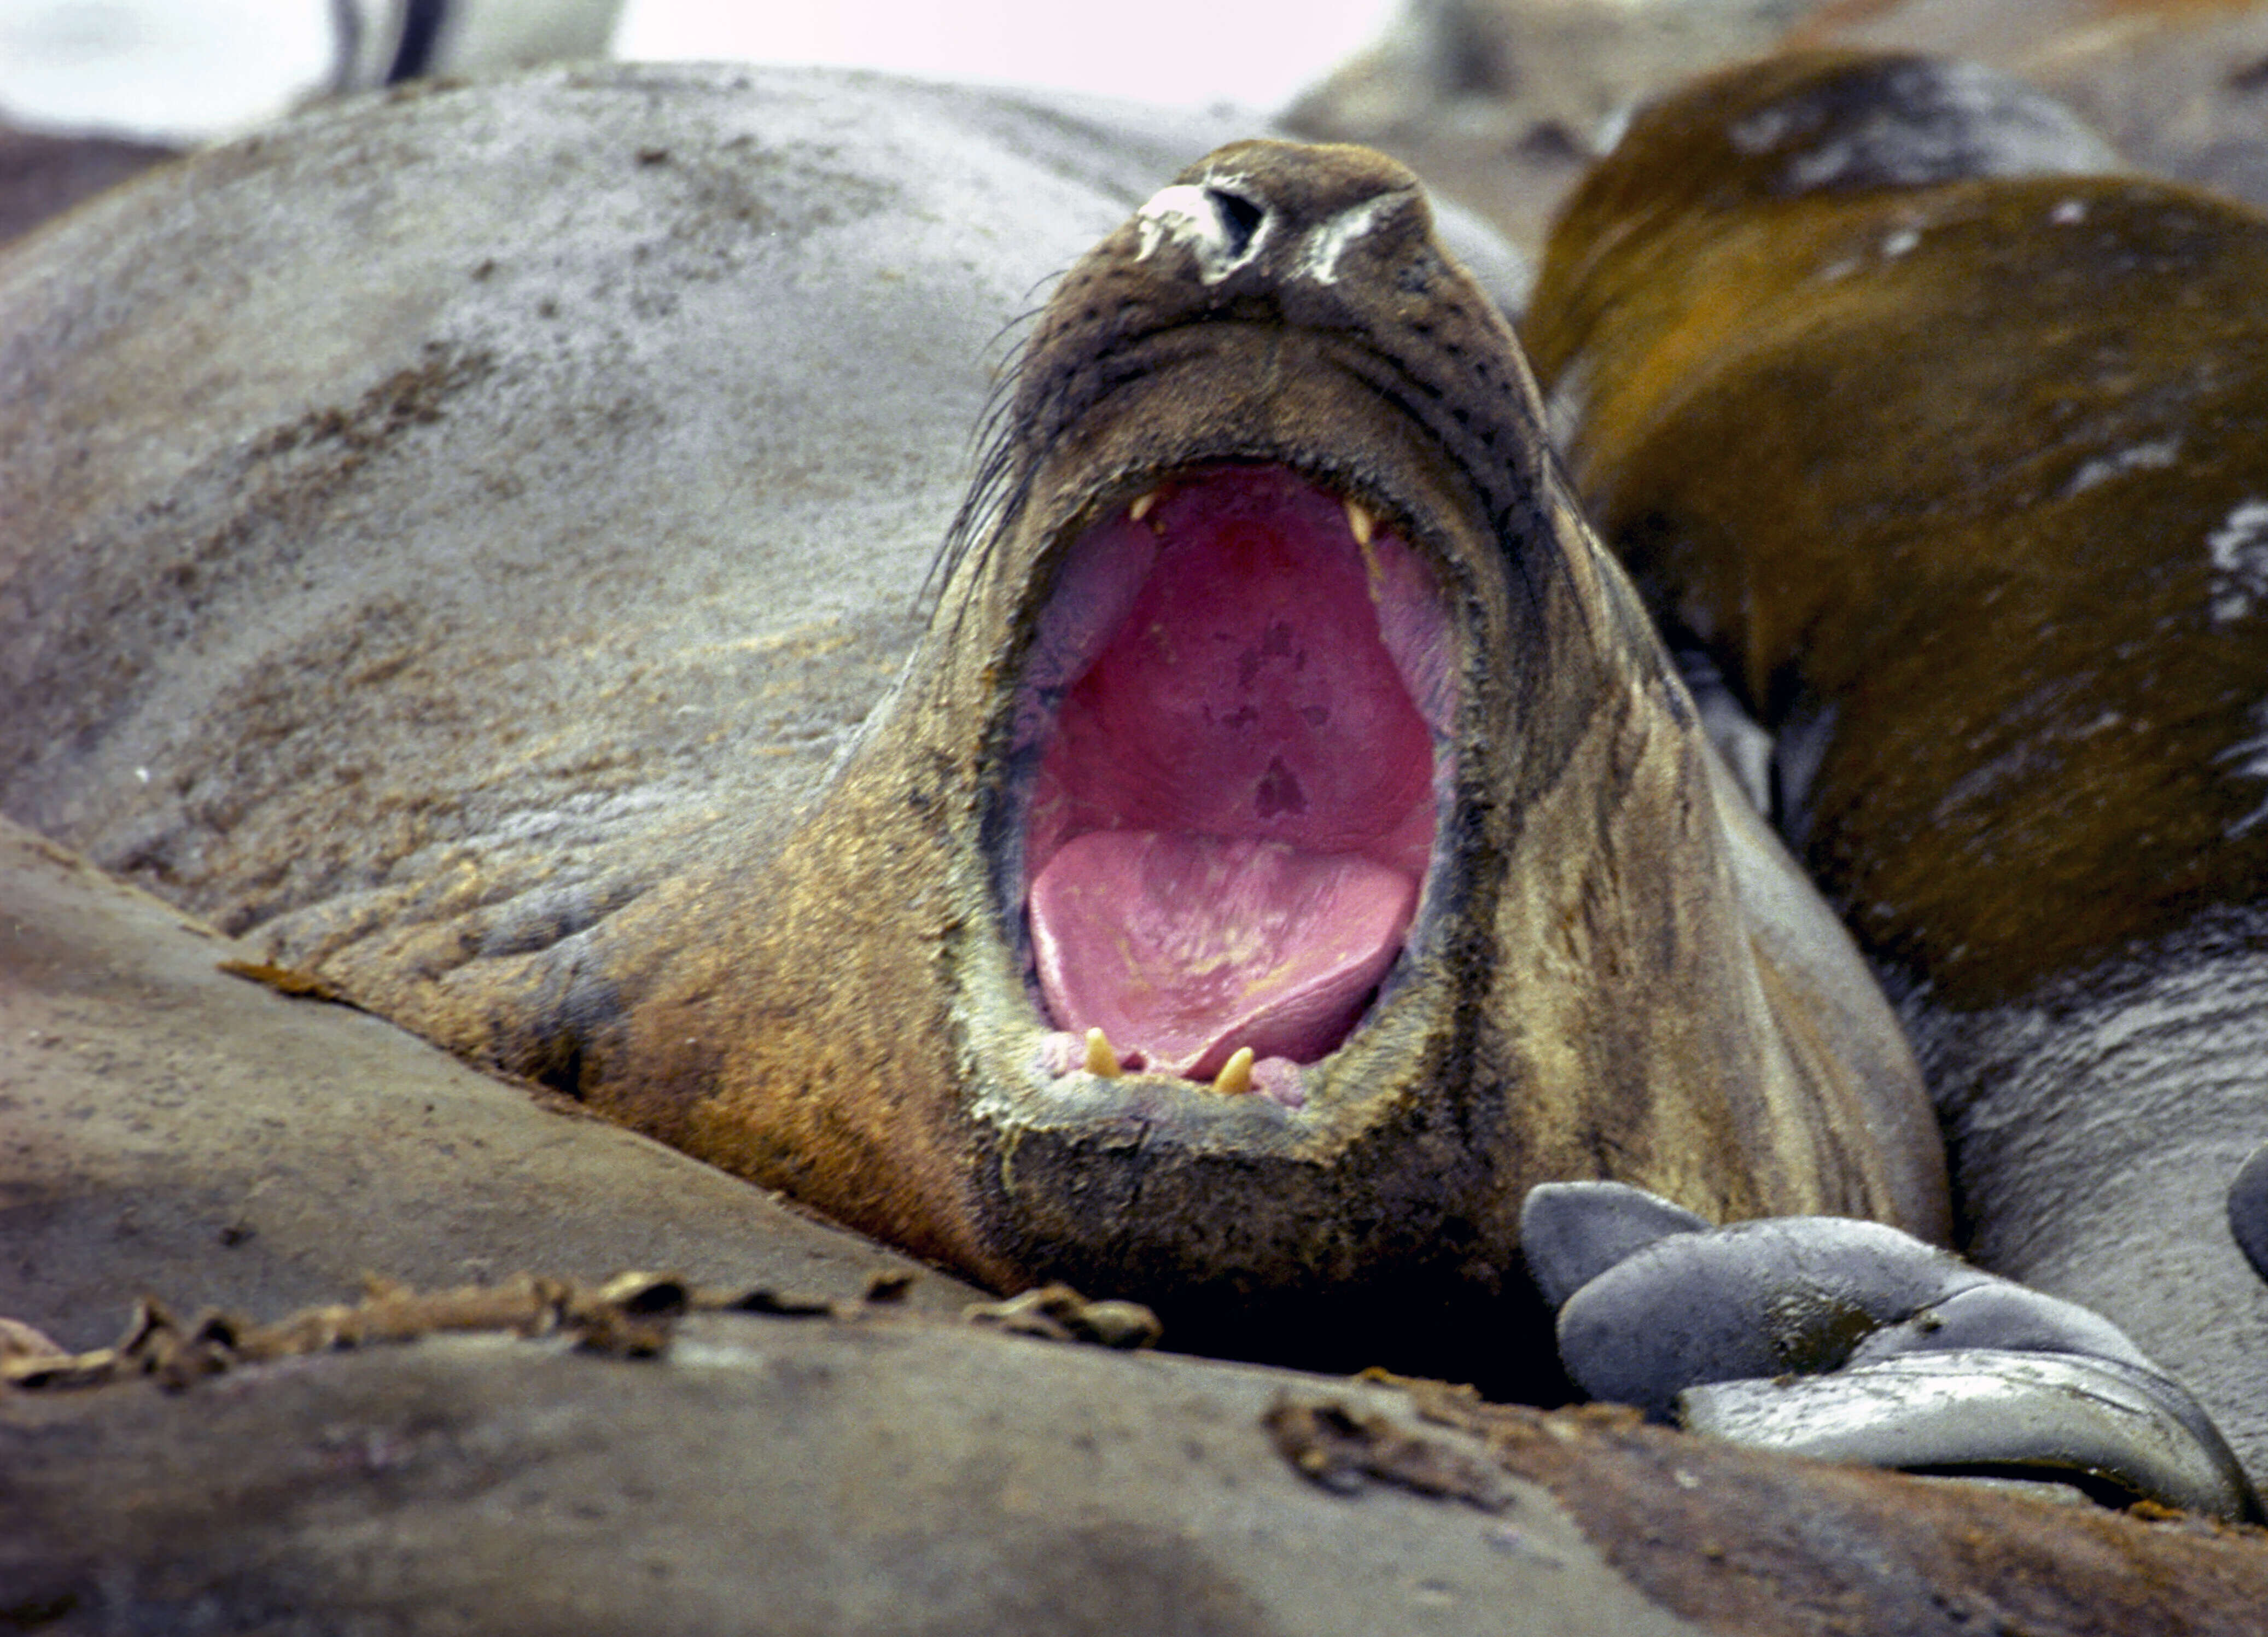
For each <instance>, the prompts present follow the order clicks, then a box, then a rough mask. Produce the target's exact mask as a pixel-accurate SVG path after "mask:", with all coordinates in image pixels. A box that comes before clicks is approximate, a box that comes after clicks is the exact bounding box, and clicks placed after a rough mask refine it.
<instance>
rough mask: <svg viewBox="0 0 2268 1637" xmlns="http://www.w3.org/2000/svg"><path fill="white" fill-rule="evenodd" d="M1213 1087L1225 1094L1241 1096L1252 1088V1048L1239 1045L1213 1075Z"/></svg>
mask: <svg viewBox="0 0 2268 1637" xmlns="http://www.w3.org/2000/svg"><path fill="white" fill-rule="evenodd" d="M1212 1088H1213V1089H1214V1090H1215V1091H1217V1092H1219V1093H1221V1094H1222V1095H1224V1096H1230V1097H1235V1096H1241V1095H1243V1094H1244V1093H1246V1092H1248V1091H1250V1090H1251V1089H1252V1048H1251V1047H1249V1046H1239V1047H1238V1048H1237V1049H1236V1050H1235V1051H1233V1052H1231V1053H1229V1058H1228V1061H1227V1062H1226V1063H1224V1064H1222V1065H1221V1066H1220V1073H1218V1074H1216V1075H1214V1076H1213V1081H1212Z"/></svg>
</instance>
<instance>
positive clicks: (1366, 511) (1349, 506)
mask: <svg viewBox="0 0 2268 1637" xmlns="http://www.w3.org/2000/svg"><path fill="white" fill-rule="evenodd" d="M1342 504H1343V505H1344V506H1345V507H1346V519H1347V527H1348V529H1349V530H1350V531H1351V533H1352V534H1353V535H1354V543H1355V544H1357V545H1358V546H1366V545H1368V544H1369V543H1370V537H1371V535H1373V534H1375V533H1376V532H1377V531H1378V520H1377V519H1376V518H1375V517H1373V516H1372V515H1371V511H1370V508H1369V507H1368V506H1366V505H1363V503H1362V502H1361V501H1359V500H1348V501H1344V502H1342Z"/></svg>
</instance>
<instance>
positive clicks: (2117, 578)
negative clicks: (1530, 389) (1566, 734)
mask: <svg viewBox="0 0 2268 1637" xmlns="http://www.w3.org/2000/svg"><path fill="white" fill-rule="evenodd" d="M2264 280H2268V222H2264V221H2263V220H2262V218H2260V217H2258V216H2257V215H2256V214H2255V213H2253V212H2252V211H2251V210H2248V209H2245V208H2242V207H2240V206H2237V205H2235V204H2232V203H2228V202H2227V201H2224V200H2222V199H2220V198H2216V197H2213V196H2211V195H2205V194H2201V193H2198V192H2194V191H2191V190H2189V189H2186V188H2181V187H2177V186H2174V185H2169V184H2163V183H2160V182H2155V181H2146V180H2143V179H2140V178H2139V177H2135V176H2132V175H2130V174H2125V173H2122V172H2121V171H2120V170H2119V169H2118V168H2117V161H2116V159H2115V158H2114V157H2113V156H2111V155H2110V154H2109V152H2108V151H2107V150H2106V149H2104V148H2103V146H2102V144H2101V143H2100V142H2099V141H2097V140H2096V139H2095V138H2094V137H2092V136H2089V135H2088V133H2087V132H2086V131H2085V130H2084V129H2081V128H2080V127H2079V126H2078V124H2077V122H2075V121H2074V120H2073V119H2072V118H2071V117H2070V116H2069V115H2067V114H2064V113H2062V112H2061V111H2060V110H2059V109H2058V108H2057V107H2055V106H2054V105H2053V104H2051V103H2049V102H2047V101H2046V100H2045V99H2044V98H2043V97H2042V96H2040V95H2039V94H2038V93H2036V92H2029V91H2027V90H2025V89H2023V88H2021V87H2020V86H2017V85H2014V84H2012V83H2010V82H2007V81H2000V80H1996V79H1994V78H1993V77H1990V76H1988V75H1986V74H1985V73H1984V72H1983V71H1982V70H1975V69H1970V68H1964V67H1960V66H1955V65H1945V64H1939V63H1931V62H1929V61H1926V60H1924V59H1917V58H1911V57H1888V58H1884V57H1871V56H1855V55H1800V56H1792V57H1788V58H1783V59H1777V60H1772V61H1769V62H1766V63H1763V64H1760V65H1756V66H1753V67H1750V68H1747V69H1743V70H1735V71H1732V72H1729V73H1727V74H1725V75H1721V76H1719V77H1712V78H1710V79H1707V80H1704V81H1702V82H1699V83H1697V84H1696V85H1693V86H1692V87H1690V88H1689V89H1687V90H1686V91H1684V92H1681V93H1679V94H1676V95H1675V96H1673V97H1670V98H1668V99H1666V100H1663V101H1661V102H1660V103H1658V104H1656V105H1655V106H1653V107H1651V108H1650V109H1648V110H1646V111H1645V112H1643V113H1642V114H1640V115H1639V116H1638V119H1637V120H1636V121H1635V122H1634V123H1633V124H1632V126H1631V130H1630V132H1629V134H1628V135H1627V136H1625V137H1624V141H1623V143H1622V144H1621V145H1620V147H1618V148H1617V150H1616V152H1615V153H1614V155H1613V156H1611V157H1610V158H1609V159H1608V160H1607V161H1605V162H1604V163H1602V165H1601V166H1599V167H1598V168H1597V169H1596V170H1595V171H1594V172H1593V173H1591V174H1590V175H1589V176H1588V177H1587V179H1586V181H1584V182H1583V184H1582V185H1581V186H1580V188H1579V189H1578V190H1577V191H1576V193H1575V194H1574V195H1572V197H1571V199H1570V201H1569V203H1568V205H1567V208H1566V210H1565V215H1564V216H1563V217H1562V218H1561V219H1560V222H1559V224H1558V225H1557V229H1556V231H1555V233H1554V237H1553V240H1552V242H1551V250H1550V258H1549V261H1548V264H1547V266H1546V268H1545V269H1544V272H1543V276H1542V281H1541V284H1540V285H1539V290H1538V295H1537V299H1536V302H1535V307H1534V308H1533V311H1532V316H1531V318H1530V321H1529V324H1528V332H1527V334H1528V341H1529V343H1530V344H1531V346H1532V348H1533V349H1534V356H1535V359H1536V363H1537V368H1538V372H1539V374H1540V375H1541V377H1542V378H1543V380H1544V381H1546V382H1547V383H1548V384H1549V387H1550V392H1551V395H1552V401H1553V403H1554V409H1555V414H1556V415H1557V418H1558V421H1559V424H1560V425H1561V427H1562V428H1563V430H1564V431H1565V435H1566V438H1567V448H1568V452H1569V453H1568V458H1569V461H1570V466H1571V469H1572V473H1573V476H1574V477H1575V480H1576V482H1577V483H1578V485H1579V486H1580V489H1581V490H1582V492H1583V493H1584V495H1585V497H1586V498H1587V503H1588V504H1589V505H1590V506H1591V507H1592V508H1593V510H1594V515H1595V516H1596V517H1597V518H1598V520H1600V522H1601V525H1602V528H1603V529H1604V531H1605V532H1606V533H1607V534H1608V535H1609V537H1610V538H1611V539H1612V540H1613V541H1614V542H1615V543H1616V548H1617V549H1619V550H1620V551H1621V552H1622V554H1623V555H1624V559H1625V561H1626V562H1627V564H1629V565H1630V567H1631V570H1632V571H1633V573H1634V575H1635V577H1636V579H1638V583H1639V584H1640V585H1641V586H1643V587H1644V588H1645V591H1646V595H1647V597H1648V599H1649V601H1650V603H1651V605H1652V606H1653V608H1654V609H1655V611H1656V612H1657V614H1658V616H1660V617H1661V618H1662V619H1663V620H1664V621H1665V623H1667V624H1668V626H1670V627H1671V628H1672V630H1673V633H1674V634H1673V640H1674V641H1676V642H1680V643H1686V644H1690V645H1694V646H1697V647H1699V648H1702V649H1705V650H1706V651H1707V652H1708V653H1709V654H1710V655H1711V656H1712V659H1713V660H1714V662H1715V664H1716V666H1717V667H1718V668H1719V670H1720V671H1721V672H1722V674H1723V675H1724V676H1725V678H1726V680H1727V682H1728V683H1729V685H1730V686H1731V687H1732V689H1734V692H1735V693H1736V694H1737V695H1738V696H1739V697H1740V698H1741V700H1742V702H1743V703H1744V704H1746V705H1747V706H1748V707H1749V710H1750V711H1752V712H1754V713H1755V714H1756V717H1757V718H1758V719H1760V720H1761V721H1762V723H1763V724H1764V726H1765V727H1766V728H1767V729H1768V730H1770V731H1771V733H1772V734H1775V735H1776V736H1777V741H1776V742H1777V751H1776V763H1775V771H1776V784H1777V789H1778V821H1779V823H1780V826H1781V828H1782V830H1783V831H1784V833H1785V834H1786V836H1787V837H1789V838H1790V840H1791V841H1792V842H1793V844H1795V845H1796V846H1797V847H1798V849H1799V851H1800V853H1801V855H1802V856H1803V857H1804V859H1806V860H1807V862H1808V864H1809V866H1811V868H1812V869H1813V871H1814V872H1815V874H1816V875H1817V877H1818V879H1819V880H1820V881H1821V882H1822V884H1823V886H1824V888H1825V889H1826V890H1827V892H1828V893H1829V895H1830V898H1831V899H1832V900H1833V901H1834V902H1836V903H1837V904H1838V905H1839V906H1841V908H1842V909H1843V911H1844V912H1845V916H1846V918H1848V920H1849V923H1850V925H1852V928H1853V929H1854V930H1855V931H1856V932H1857V933H1858V934H1859V940H1860V942H1861V944H1862V946H1863V947H1864V948H1866V949H1867V953H1868V955H1870V957H1871V958H1872V959H1873V961H1874V964H1875V966H1876V968H1877V970H1879V971H1881V973H1882V974H1883V975H1884V977H1885V980H1886V983H1887V984H1888V986H1889V990H1890V992H1891V993H1892V994H1893V996H1894V997H1895V998H1896V999H1898V1001H1899V1003H1900V1005H1901V1008H1902V1011H1903V1014H1904V1017H1905V1018H1906V1020H1907V1021H1908V1024H1909V1026H1910V1028H1911V1031H1912V1033H1913V1035H1914V1037H1915V1039H1916V1043H1917V1049H1918V1052H1919V1053H1920V1056H1921V1058H1922V1061H1923V1066H1924V1069H1925V1072H1926V1074H1927V1076H1928V1078H1929V1080H1930V1083H1931V1088H1932V1092H1933V1096H1934V1098H1935V1100H1936V1102H1937V1104H1938V1106H1939V1108H1940V1110H1941V1112H1942V1114H1943V1116H1944V1118H1945V1121H1946V1124H1947V1129H1948V1139H1949V1143H1950V1147H1951V1151H1952V1156H1953V1160H1954V1166H1955V1189H1956V1198H1957V1199H1958V1200H1959V1203H1960V1207H1961V1212H1962V1217H1963V1218H1964V1227H1965V1229H1966V1231H1967V1234H1968V1249H1969V1250H1970V1252H1971V1253H1972V1254H1973V1255H1974V1256H1976V1257H1977V1259H1978V1260H1979V1261H1980V1262H1982V1263H1983V1265H1985V1266H1986V1267H1988V1268H1990V1269H1992V1270H1993V1271H1994V1272H1999V1273H2001V1274H2004V1275H2006V1276H2007V1277H2010V1278H2013V1279H2021V1280H2022V1281H2024V1282H2025V1283H2027V1284H2029V1285H2032V1286H2035V1287H2037V1288H2038V1289H2040V1290H2042V1291H2044V1292H2047V1293H2049V1294H2053V1295H2057V1296H2061V1297H2065V1298H2068V1299H2070V1300H2073V1301H2078V1302H2080V1303H2081V1304H2083V1305H2085V1306H2087V1307H2088V1308H2091V1309H2095V1310H2096V1311H2098V1312H2100V1313H2102V1314H2103V1315H2105V1316H2108V1317H2110V1319H2112V1320H2114V1321H2115V1322H2117V1324H2120V1325H2122V1326H2123V1327H2124V1328H2125V1329H2126V1330H2127V1331H2130V1332H2131V1333H2132V1334H2133V1335H2134V1336H2135V1337H2137V1338H2140V1339H2141V1340H2142V1342H2143V1344H2144V1345H2145V1346H2147V1349H2148V1350H2149V1352H2150V1353H2152V1354H2153V1355H2154V1357H2156V1358H2157V1359H2158V1360H2160V1361H2161V1362H2162V1363H2164V1364H2166V1365H2168V1366H2169V1367H2171V1368H2173V1369H2174V1371H2175V1372H2176V1374H2177V1375H2180V1376H2181V1378H2182V1379H2183V1381H2184V1382H2185V1383H2187V1385H2188V1386H2189V1387H2190V1389H2191V1390H2192V1391H2194V1392H2195V1393H2196V1395H2197V1397H2198V1398H2199V1399H2200V1400H2201V1401H2202V1402H2203V1403H2204V1404H2205V1406H2206V1407H2207V1409H2208V1410H2209V1411H2210V1412H2211V1413H2212V1415H2213V1418H2214V1419H2215V1420H2216V1421H2218V1422H2219V1423H2220V1426H2221V1427H2222V1429H2223V1431H2224V1432H2225V1433H2226V1434H2228V1439H2229V1442H2230V1443H2231V1444H2232V1445H2233V1446H2234V1447H2235V1449H2236V1450H2237V1451H2238V1453H2239V1455H2240V1456H2242V1458H2243V1460H2244V1461H2245V1463H2246V1464H2247V1466H2248V1467H2249V1469H2250V1471H2251V1472H2252V1473H2253V1474H2254V1475H2255V1477H2256V1478H2257V1476H2258V1475H2259V1474H2260V1473H2262V1471H2264V1470H2268V1374H2264V1360H2268V1289H2264V1287H2262V1285H2261V1283H2260V1281H2259V1280H2257V1279H2255V1278H2254V1277H2253V1275H2252V1272H2251V1271H2250V1268H2249V1267H2248V1265H2246V1263H2245V1261H2244V1259H2243V1257H2242V1254H2241V1253H2240V1251H2239V1250H2238V1248H2237V1245H2236V1244H2235V1242H2233V1240H2232V1238H2231V1235H2230V1231H2229V1228H2228V1204H2227V1195H2228V1191H2229V1189H2230V1186H2231V1184H2232V1181H2233V1180H2234V1179H2235V1177H2236V1176H2237V1174H2238V1170H2239V1168H2240V1166H2241V1165H2242V1162H2243V1161H2244V1160H2245V1157H2246V1156H2247V1155H2248V1154H2250V1152H2251V1151H2252V1150H2253V1149H2255V1148H2256V1147H2258V1145H2259V1144H2260V1141H2261V1139H2262V1137H2263V1136H2264V1135H2268V1114H2264V1109H2268V1102H2264V1095H2263V1094H2264V1090H2268V1071H2264V1070H2263V1067H2262V1065H2263V1064H2264V1063H2268V1007H2264V1006H2263V1005H2262V1004H2261V1003H2260V1001H2259V999H2258V994H2259V987H2258V978H2259V974H2260V972H2261V970H2262V961H2263V951H2264V944H2263V938H2264V934H2268V918H2264V911H2268V900H2264V897H2263V894H2262V889H2261V883H2262V881H2264V880H2268V875H2264V873H2263V872H2264V866H2268V784H2264V778H2268V756H2264V753H2263V750H2262V746H2263V745H2264V743H2268V739H2264V730H2268V717H2264V714H2263V712H2264V711H2268V706H2264V704H2263V701H2264V700H2268V647H2264V645H2263V644H2262V642H2261V640H2260V636H2261V632H2260V621H2261V619H2262V618H2263V616H2268V571H2264V562H2268V558H2264V546H2263V542H2264V540H2268V465H2264V462H2263V460H2262V456H2261V452H2260V449H2259V445H2258V438H2257V426H2258V425H2259V424H2260V417H2261V416H2262V414H2263V413H2264V411H2268V342H2264V337H2268V305H2264V301H2263V298H2262V295H2261V291H2263V289H2264V288H2268V283H2264ZM2256 1175H2257V1173H2256ZM2238 1215H2239V1218H2240V1220H2250V1219H2249V1213H2248V1212H2247V1211H2244V1210H2240V1211H2239V1213H2238Z"/></svg>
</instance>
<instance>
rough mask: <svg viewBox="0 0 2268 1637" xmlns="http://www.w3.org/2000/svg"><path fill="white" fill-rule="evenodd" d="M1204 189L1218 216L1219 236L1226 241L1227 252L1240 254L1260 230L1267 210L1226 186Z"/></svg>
mask: <svg viewBox="0 0 2268 1637" xmlns="http://www.w3.org/2000/svg"><path fill="white" fill-rule="evenodd" d="M1204 191H1205V197H1206V199H1207V200H1209V201H1210V202H1211V204H1212V208H1213V210H1215V211H1216V212H1217V213H1218V214H1219V218H1220V232H1221V238H1222V239H1223V240H1225V241H1226V249H1227V251H1228V254H1230V255H1232V256H1240V255H1242V254H1244V252H1245V248H1246V247H1248V245H1250V244H1251V242H1252V236H1253V234H1255V233H1256V232H1259V231H1260V224H1261V222H1262V221H1263V219H1264V218H1266V216H1267V214H1268V212H1267V211H1265V210H1262V209H1261V208H1260V207H1259V206H1258V205H1256V204H1255V203H1252V201H1251V200H1249V199H1247V198H1244V197H1243V196H1242V195H1238V194H1233V193H1231V192H1229V191H1228V190H1227V189H1226V188H1219V187H1208V188H1206V189H1205V190H1204Z"/></svg>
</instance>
